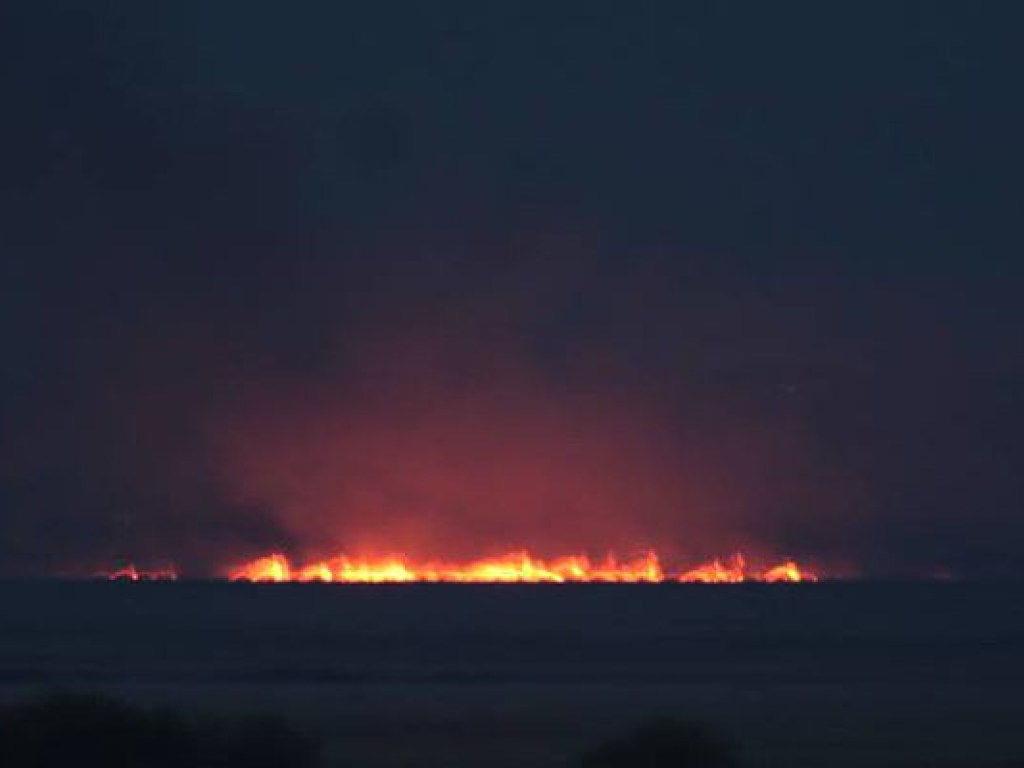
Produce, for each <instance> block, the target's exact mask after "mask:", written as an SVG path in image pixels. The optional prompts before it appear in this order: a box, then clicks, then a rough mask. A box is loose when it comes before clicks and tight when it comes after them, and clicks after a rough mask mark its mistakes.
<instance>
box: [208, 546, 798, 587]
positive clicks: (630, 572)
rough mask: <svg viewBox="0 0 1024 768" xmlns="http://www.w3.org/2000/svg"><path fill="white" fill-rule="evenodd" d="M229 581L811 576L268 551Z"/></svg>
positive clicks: (649, 557)
mask: <svg viewBox="0 0 1024 768" xmlns="http://www.w3.org/2000/svg"><path fill="white" fill-rule="evenodd" d="M227 577H228V578H229V579H231V580H233V581H259V582H289V581H297V582H310V581H325V582H340V583H363V584H380V583H401V582H445V583H508V582H522V583H562V582H621V583H638V582H647V583H659V582H666V581H678V582H699V583H707V584H733V583H740V582H745V581H763V582H800V581H816V580H817V577H816V576H815V575H814V574H813V573H811V572H809V571H808V570H807V569H805V568H802V567H801V566H799V565H797V564H796V563H795V562H793V561H792V560H787V561H785V562H782V563H779V564H777V565H773V566H771V567H768V568H763V569H757V568H751V567H749V566H748V565H747V562H746V559H745V558H744V557H743V556H742V555H734V556H733V557H731V558H729V559H728V560H725V561H722V560H718V559H716V560H712V561H711V562H708V563H704V564H701V565H699V566H696V567H694V568H666V567H664V566H663V565H662V564H661V561H660V560H659V558H658V556H657V554H655V553H654V552H648V553H647V554H645V555H643V556H642V557H638V558H634V559H630V560H619V559H618V558H615V557H612V556H609V557H607V558H605V559H604V560H601V561H592V560H591V559H590V558H588V557H586V556H585V555H567V556H564V557H558V558H554V559H543V558H539V557H534V556H532V555H530V554H529V553H527V552H512V553H509V554H507V555H503V556H501V557H493V558H485V559H482V560H472V561H468V562H461V563H449V562H441V561H419V562H418V561H415V560H411V559H407V558H405V557H401V556H392V557H380V558H352V557H345V556H338V557H335V558H331V559H327V560H322V561H318V562H313V563H305V564H293V563H291V562H290V561H289V560H288V558H286V557H285V556H284V555H281V554H277V553H275V554H271V555H267V556H265V557H260V558H257V559H256V560H252V561H250V562H247V563H244V564H242V565H240V566H238V567H236V568H232V569H230V570H229V571H228V573H227Z"/></svg>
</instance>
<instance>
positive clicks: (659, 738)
mask: <svg viewBox="0 0 1024 768" xmlns="http://www.w3.org/2000/svg"><path fill="white" fill-rule="evenodd" d="M739 764H740V763H739V760H738V758H737V757H736V755H735V752H734V750H733V747H732V746H731V745H730V744H729V743H728V742H727V741H726V740H725V739H723V738H722V737H721V736H719V735H718V734H716V733H714V732H713V731H711V730H709V729H707V728H704V727H703V726H700V725H696V724H694V723H689V722H685V721H679V720H657V721H653V722H650V723H647V724H645V725H642V726H640V727H639V728H637V729H636V730H635V731H633V732H632V733H631V734H629V735H628V736H625V737H623V738H620V739H616V740H614V741H611V742H609V743H607V744H605V745H604V746H601V747H598V748H597V749H595V750H593V751H592V752H590V753H588V754H586V755H584V756H583V758H582V759H581V760H580V763H579V765H580V768H738V766H739Z"/></svg>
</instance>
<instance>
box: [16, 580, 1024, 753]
mask: <svg viewBox="0 0 1024 768" xmlns="http://www.w3.org/2000/svg"><path fill="white" fill-rule="evenodd" d="M0 601H2V605H3V610H2V611H0V693H2V696H3V698H4V699H5V700H14V699H19V698H23V697H26V696H29V695H32V694H34V693H38V692H46V691H51V690H54V689H60V690H74V691H90V692H97V691H98V692H103V693H110V694H115V695H118V696H123V697H125V698H127V699H129V700H131V701H134V702H139V703H143V704H161V705H162V704H170V705H174V706H182V707H187V708H189V709H193V710H201V711H207V710H209V711H218V712H221V711H229V712H270V713H275V714H280V715H284V716H286V717H289V718H290V719H292V720H293V721H294V722H295V723H296V724H298V725H299V726H300V727H301V728H303V729H306V730H309V731H311V732H313V733H314V734H317V735H318V736H320V737H322V738H323V739H324V740H325V742H326V744H327V752H326V756H327V763H328V765H357V766H369V767H370V768H372V767H373V766H411V767H412V766H446V767H448V768H458V767H460V766H481V765H486V766H489V768H501V767H503V766H509V767H511V766H540V767H542V768H543V767H544V766H556V765H565V764H566V761H567V760H570V759H571V758H572V756H574V755H576V754H577V753H578V752H579V751H580V750H582V749H584V748H586V747H589V746H591V745H593V744H595V743H598V742H601V741H603V740H605V739H607V738H609V737H612V736H615V735H618V734H619V733H621V732H622V731H624V730H627V729H629V728H630V727H631V726H632V725H633V724H635V723H637V722H638V721H641V720H643V719H645V718H646V717H649V716H661V715H675V716H681V717H692V718H695V719H698V720H701V721H704V722H706V723H709V724H711V725H713V726H715V727H717V728H718V729H719V730H721V731H723V732H725V733H727V734H728V735H730V736H731V737H733V738H734V739H735V741H736V742H737V743H738V744H739V745H740V746H741V747H742V749H743V754H744V756H745V759H746V763H747V764H749V765H752V766H773V767H774V766H796V767H798V768H799V766H824V765H827V766H965V767H966V766H971V768H977V767H979V766H989V765H991V766H997V765H1004V764H1005V763H1006V762H1007V761H1010V760H1013V759H1016V760H1024V704H1022V694H1024V586H1020V585H1013V586H1009V585H981V584H959V583H942V584H939V583H935V584H881V583H860V584H853V583H850V584H841V583H835V584H828V583H826V584H814V585H776V586H768V585H744V586H732V587H729V586H711V587H707V586H696V585H649V586H620V585H573V586H468V585H467V586H462V585H406V586H397V585H396V586H342V585H245V584H227V583H203V582H192V583H189V582H179V583H149V584H131V583H102V582H91V583H87V582H80V583H79V582H47V583H40V582H34V583H27V582H25V583H18V582H6V583H3V584H0Z"/></svg>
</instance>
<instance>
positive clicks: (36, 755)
mask: <svg viewBox="0 0 1024 768" xmlns="http://www.w3.org/2000/svg"><path fill="white" fill-rule="evenodd" d="M318 753H319V750H318V748H317V745H316V744H315V743H314V742H313V741H312V740H311V739H309V738H308V737H306V736H304V735H302V734H300V733H298V732H297V731H295V730H294V729H293V728H292V727H291V726H289V725H288V724H287V723H285V722H284V721H282V720H279V719H276V718H243V719H223V720H220V719H204V720H200V719H198V718H185V717H182V716H180V715H178V714H176V713H173V712H168V711H162V710H159V711H158V710H153V711H151V710H146V709H141V708H136V707H132V706H129V705H127V704H123V703H120V702H117V701H113V700H110V699H106V698H100V697H94V696H81V695H55V696H49V697H46V698H43V699H40V700H37V701H31V702H28V703H23V704H17V705H13V706H8V707H4V708H2V709H0V766H3V768H68V766H76V768H93V766H96V768H313V766H316V765H317V764H318V763H319V760H318Z"/></svg>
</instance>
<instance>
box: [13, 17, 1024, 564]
mask: <svg viewBox="0 0 1024 768" xmlns="http://www.w3.org/2000/svg"><path fill="white" fill-rule="evenodd" d="M1022 22H1024V12H1022V11H1019V10H1018V5H1017V4H1016V3H1011V2H1003V3H1000V2H990V3H968V2H961V3H943V2H878V3H853V2H850V3H839V4H837V3H820V2H808V3H763V2H713V3H712V2H707V3H682V2H663V3H643V2H638V3H607V2H594V1H590V2H571V3H551V2H546V3H511V2H509V3H480V2H473V3H469V2H467V3H448V2H445V3H388V2H381V3H356V4H352V3H339V2H320V3H301V2H300V3H290V4H280V3H277V4H275V3H243V2H219V3H209V2H198V1H193V0H181V1H179V2H175V3H161V4H156V3H133V2H112V1H110V2H90V3H74V2H70V1H69V2H54V1H51V0H13V2H6V3H4V4H3V9H2V10H0V96H2V112H0V345H2V346H0V349H2V352H3V355H2V358H0V572H2V573H4V574H8V575H11V574H14V575H45V574H53V573H60V572H66V571H73V570H75V569H88V568H93V567H97V566H99V565H102V564H105V563H110V562H114V561H123V560H127V559H134V560H137V561H141V562H147V561H148V562H154V561H174V562H176V563H179V564H180V565H181V566H182V567H183V568H184V569H186V570H190V571H191V572H194V573H209V572H212V571H214V570H215V569H216V568H217V567H219V566H220V565H221V564H222V563H223V562H225V561H226V560H229V559H231V558H239V557H249V556H253V555H256V554H260V553H262V552H265V551H267V550H269V549H283V550H285V551H288V552H291V553H295V554H303V553H314V554H315V553H320V552H323V551H327V550H339V549H359V548H362V549H370V550H372V549H374V548H376V549H378V550H379V549H382V548H384V549H386V548H391V549H394V548H401V549H403V550H407V551H412V552H419V553H420V554H424V555H438V556H470V555H473V556H475V555H479V554H488V553H493V552H495V551H504V550H507V549H510V548H514V547H519V546H528V547H530V548H531V549H535V550H537V551H540V552H548V553H558V552H562V551H568V550H572V549H584V550H588V551H592V552H595V553H601V552H603V551H605V550H607V549H616V550H619V551H631V550H633V549H636V548H642V547H645V546H656V547H657V548H658V549H659V550H660V551H666V552H671V553H676V554H678V555H680V556H686V557H690V558H700V557H706V556H711V555H715V554H722V553H728V552H730V551H733V550H734V549H735V548H738V547H742V548H744V549H747V550H749V551H754V552H763V553H765V554H769V555H773V556H774V555H783V554H784V555H792V556H796V557H800V558H803V559H807V560H810V561H813V562H819V563H822V564H825V565H827V566H829V567H834V568H836V569H840V570H841V569H848V570H852V571H855V572H857V573H859V574H861V575H865V576H878V577H886V576H894V575H934V574H939V573H953V574H957V575H961V576H964V577H1021V576H1024V569H1022V568H1021V566H1020V565H1019V556H1018V553H1019V552H1020V551H1021V550H1022V549H1024V516H1022V512H1024V439H1022V431H1024V391H1022V381H1024V379H1022V377H1024V304H1022V302H1021V288H1022V285H1024V279H1022V278H1024V260H1022V256H1024V234H1022V221H1024V217H1022V213H1024V210H1022V205H1021V201H1022V191H1021V179H1022V178H1024V162H1022V161H1024V152H1022V148H1021V142H1022V137H1024V97H1022V89H1021V74H1022V73H1024V47H1022V46H1021V45H1020V39H1019V38H1020V30H1021V29H1022Z"/></svg>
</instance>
